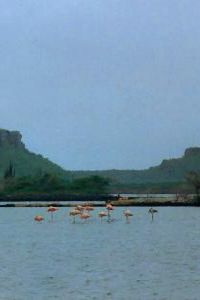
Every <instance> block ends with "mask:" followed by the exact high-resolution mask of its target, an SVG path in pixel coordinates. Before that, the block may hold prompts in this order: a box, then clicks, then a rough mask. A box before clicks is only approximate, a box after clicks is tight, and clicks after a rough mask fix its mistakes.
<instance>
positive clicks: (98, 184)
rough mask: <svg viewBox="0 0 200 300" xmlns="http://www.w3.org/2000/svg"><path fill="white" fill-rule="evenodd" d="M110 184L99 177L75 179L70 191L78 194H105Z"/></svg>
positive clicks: (107, 180) (105, 179)
mask: <svg viewBox="0 0 200 300" xmlns="http://www.w3.org/2000/svg"><path fill="white" fill-rule="evenodd" d="M109 183H110V181H109V179H107V178H104V177H101V176H97V175H95V176H89V177H83V178H78V179H75V180H74V181H73V182H72V183H71V185H70V190H71V191H72V192H76V193H85V194H104V193H105V192H106V191H107V188H108V186H109Z"/></svg>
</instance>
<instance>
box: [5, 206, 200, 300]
mask: <svg viewBox="0 0 200 300" xmlns="http://www.w3.org/2000/svg"><path fill="white" fill-rule="evenodd" d="M100 210H101V209H100V208H99V209H96V210H95V211H94V212H93V213H92V215H93V216H94V217H93V218H91V219H90V220H88V221H87V222H86V223H85V222H84V221H83V222H82V221H80V220H79V221H78V222H77V223H76V224H72V220H70V217H69V216H68V212H69V209H67V208H61V209H60V210H59V211H58V212H56V213H55V218H54V222H53V223H51V222H49V220H50V216H49V215H48V213H47V212H46V209H45V208H2V209H1V210H0V227H1V234H0V267H1V269H0V299H3V300H26V299H29V300H32V299H34V300H35V299H37V300H40V299H41V300H47V299H48V300H49V299H59V300H65V299H69V300H90V299H91V300H95V299H96V300H104V299H108V300H110V299H112V300H132V299H134V300H157V299H158V300H169V299H170V300H171V299H172V300H179V299H180V300H198V299H199V295H200V277H199V272H200V208H195V207H177V208H174V207H160V208H158V210H159V212H158V214H157V215H156V216H155V218H154V221H153V222H151V217H150V215H149V214H148V213H147V212H148V208H143V207H139V208H136V207H134V208H132V209H131V210H132V212H133V213H134V216H133V217H132V219H131V222H130V224H126V222H125V219H124V217H122V212H123V208H116V209H115V211H114V212H113V218H114V219H115V221H114V222H112V223H107V222H106V221H105V220H104V221H103V222H102V224H101V222H100V220H99V219H98V217H97V212H98V211H100ZM36 214H42V215H44V216H45V222H43V223H40V224H39V223H35V222H34V221H33V218H34V216H35V215H36Z"/></svg>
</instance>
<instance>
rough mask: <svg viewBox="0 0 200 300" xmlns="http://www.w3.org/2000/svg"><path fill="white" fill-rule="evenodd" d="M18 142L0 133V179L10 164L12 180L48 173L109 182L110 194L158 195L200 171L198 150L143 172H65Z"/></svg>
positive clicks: (11, 135)
mask: <svg viewBox="0 0 200 300" xmlns="http://www.w3.org/2000/svg"><path fill="white" fill-rule="evenodd" d="M21 138H22V136H21V134H20V133H19V132H17V131H8V130H4V129H0V178H3V177H4V175H5V172H6V170H7V169H8V167H9V165H10V163H12V165H13V167H14V170H15V177H16V178H18V177H24V176H32V177H39V176H42V174H46V173H48V174H53V175H56V176H59V177H60V178H63V179H64V180H67V181H68V182H73V181H74V180H77V179H79V178H83V177H90V176H100V177H102V178H105V179H108V180H109V182H110V185H109V186H110V191H112V192H116V193H117V192H122V191H123V192H133V191H138V190H139V191H140V190H142V191H143V190H145V191H146V190H149V188H151V190H155V191H158V192H159V191H168V190H170V189H171V188H173V189H176V188H177V187H178V186H180V184H181V185H182V184H183V183H184V182H185V176H186V175H187V173H188V172H190V171H197V172H199V171H200V148H198V147H195V148H188V149H186V151H185V153H184V155H183V157H181V158H174V159H170V160H163V161H162V163H161V164H160V165H158V166H155V167H151V168H149V169H146V170H105V171H66V170H64V169H62V168H61V167H60V166H58V165H56V164H54V163H52V162H51V161H49V160H48V159H47V158H44V157H43V156H42V155H37V154H34V153H31V152H30V151H29V150H27V149H26V147H25V145H24V144H23V142H22V140H21ZM74 186H76V185H74ZM181 188H182V186H181Z"/></svg>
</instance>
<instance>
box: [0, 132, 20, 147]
mask: <svg viewBox="0 0 200 300" xmlns="http://www.w3.org/2000/svg"><path fill="white" fill-rule="evenodd" d="M7 146H8V147H9V146H10V147H14V148H21V149H25V145H24V144H23V143H22V135H21V133H20V132H19V131H9V130H5V129H0V147H7Z"/></svg>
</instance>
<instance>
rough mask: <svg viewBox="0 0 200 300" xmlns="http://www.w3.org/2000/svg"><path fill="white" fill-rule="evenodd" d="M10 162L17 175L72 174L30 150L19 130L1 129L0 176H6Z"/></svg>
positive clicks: (66, 175) (63, 175) (65, 175)
mask: <svg viewBox="0 0 200 300" xmlns="http://www.w3.org/2000/svg"><path fill="white" fill-rule="evenodd" d="M10 163H12V164H13V166H14V169H15V176H16V177H22V176H37V175H40V174H41V173H52V174H56V175H59V176H62V177H68V176H69V174H70V172H67V171H65V170H63V169H62V168H61V167H60V166H58V165H56V164H54V163H52V162H51V161H49V160H48V159H46V158H44V157H42V155H37V154H34V153H32V152H30V151H28V150H27V149H26V148H25V145H24V144H23V143H22V141H21V134H20V133H19V132H17V131H8V130H3V129H0V177H3V176H4V174H5V171H6V169H7V168H8V166H9V164H10Z"/></svg>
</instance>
